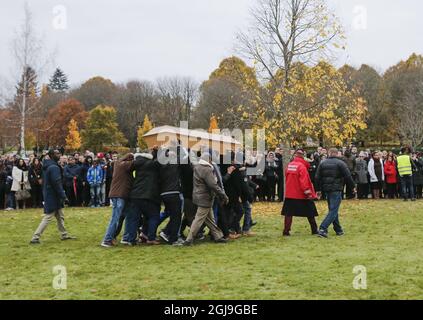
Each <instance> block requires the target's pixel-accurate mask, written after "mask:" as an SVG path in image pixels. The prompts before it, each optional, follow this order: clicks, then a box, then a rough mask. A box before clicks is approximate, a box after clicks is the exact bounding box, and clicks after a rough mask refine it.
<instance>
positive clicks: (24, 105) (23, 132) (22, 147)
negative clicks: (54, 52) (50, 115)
mask: <svg viewBox="0 0 423 320" xmlns="http://www.w3.org/2000/svg"><path fill="white" fill-rule="evenodd" d="M23 82H24V83H23V85H24V90H23V96H22V106H21V134H20V140H21V141H20V149H21V157H24V156H25V154H26V152H25V117H26V91H27V83H26V82H27V81H26V67H25V69H24V76H23Z"/></svg>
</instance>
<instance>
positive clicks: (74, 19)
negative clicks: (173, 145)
mask: <svg viewBox="0 0 423 320" xmlns="http://www.w3.org/2000/svg"><path fill="white" fill-rule="evenodd" d="M254 2H255V0H61V1H56V0H32V1H29V4H30V7H31V9H32V12H33V14H34V20H35V24H36V28H37V29H38V30H39V31H40V33H41V34H43V37H44V39H45V42H46V44H47V47H48V48H49V50H50V51H53V50H54V49H57V54H56V55H55V64H56V65H58V66H60V67H61V68H62V69H63V70H64V71H65V73H66V74H67V75H68V77H69V80H70V82H71V84H73V85H76V84H78V83H81V82H83V81H85V80H87V79H88V78H90V77H92V76H95V75H101V76H104V77H107V78H110V79H111V80H113V81H115V82H122V81H126V80H129V79H135V78H136V79H147V80H155V79H157V78H159V77H163V76H174V75H180V76H191V77H193V78H195V79H196V80H198V81H201V80H204V79H207V77H208V75H209V74H210V72H211V71H213V70H214V69H215V68H216V67H217V66H218V64H219V62H220V61H221V60H222V59H223V58H225V57H227V56H230V55H232V54H234V45H235V34H236V32H237V30H239V29H242V28H243V27H245V26H246V25H247V22H248V12H249V9H250V8H251V6H252V5H253V4H254ZM328 2H329V4H330V6H331V7H332V8H333V10H334V11H335V12H336V14H337V15H338V16H339V17H340V19H341V22H342V23H343V25H344V26H345V28H346V33H347V37H348V47H347V50H346V53H345V55H342V56H340V57H339V59H338V61H337V62H336V64H337V65H342V64H344V63H349V64H352V65H354V66H359V65H360V64H362V63H367V64H370V65H372V66H374V67H376V68H377V69H378V70H379V71H383V70H384V69H386V68H387V67H388V66H390V65H392V64H395V63H397V62H398V61H400V60H401V59H405V58H407V57H408V56H409V55H410V54H411V53H412V52H417V53H420V54H423V41H422V40H423V37H422V34H423V19H422V13H423V1H421V0H401V1H400V0H361V1H356V0H328ZM23 3H24V1H23V0H1V1H0V61H1V63H0V76H1V77H2V78H3V79H10V77H11V70H12V63H11V59H12V56H11V53H10V42H11V39H12V38H13V32H14V30H15V29H16V28H17V27H18V26H19V24H20V23H21V21H22V17H23ZM63 8H64V9H65V13H66V27H65V29H61V27H62V26H64V24H60V22H63V20H58V17H59V16H60V17H62V15H61V14H62V13H63V12H64V11H63ZM366 16H367V19H365V18H366ZM54 23H56V25H54ZM57 23H59V24H57ZM55 26H56V28H55ZM57 26H59V28H57ZM51 72H52V70H49V73H51Z"/></svg>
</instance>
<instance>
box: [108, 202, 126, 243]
mask: <svg viewBox="0 0 423 320" xmlns="http://www.w3.org/2000/svg"><path fill="white" fill-rule="evenodd" d="M111 201H112V207H113V209H112V218H111V219H110V222H109V227H108V228H107V231H106V235H105V236H104V240H103V241H104V242H111V241H113V239H114V238H115V236H116V233H117V230H118V226H119V220H120V219H121V217H122V215H123V214H124V209H125V203H126V201H125V199H123V198H112V199H111Z"/></svg>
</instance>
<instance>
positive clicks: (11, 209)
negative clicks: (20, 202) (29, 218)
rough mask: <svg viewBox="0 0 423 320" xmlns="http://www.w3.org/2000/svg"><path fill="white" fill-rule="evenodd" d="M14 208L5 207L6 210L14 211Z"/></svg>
mask: <svg viewBox="0 0 423 320" xmlns="http://www.w3.org/2000/svg"><path fill="white" fill-rule="evenodd" d="M13 210H15V209H13V208H6V209H4V211H13Z"/></svg>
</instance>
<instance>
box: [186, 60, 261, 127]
mask: <svg viewBox="0 0 423 320" xmlns="http://www.w3.org/2000/svg"><path fill="white" fill-rule="evenodd" d="M259 91H260V85H259V83H258V81H257V78H256V75H255V71H254V69H253V68H251V67H249V66H248V65H247V64H246V63H245V62H244V61H243V60H242V59H240V58H238V57H234V56H233V57H229V58H226V59H224V60H222V61H221V63H220V64H219V67H218V68H217V69H216V70H214V71H213V72H212V73H211V74H210V77H209V79H208V80H207V81H204V82H203V83H202V85H201V87H200V95H199V101H198V106H197V108H196V110H195V112H194V125H195V126H196V127H200V128H204V129H207V128H208V126H209V119H210V118H211V117H212V116H216V118H217V120H219V123H220V125H221V127H222V128H234V127H238V128H243V127H244V126H249V125H250V124H249V123H247V122H245V121H244V120H243V119H242V117H241V116H240V113H244V112H254V110H253V105H252V104H251V101H252V99H253V97H256V96H258V95H259V94H260V92H259ZM241 106H242V108H243V110H242V111H241V110H239V107H241Z"/></svg>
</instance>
